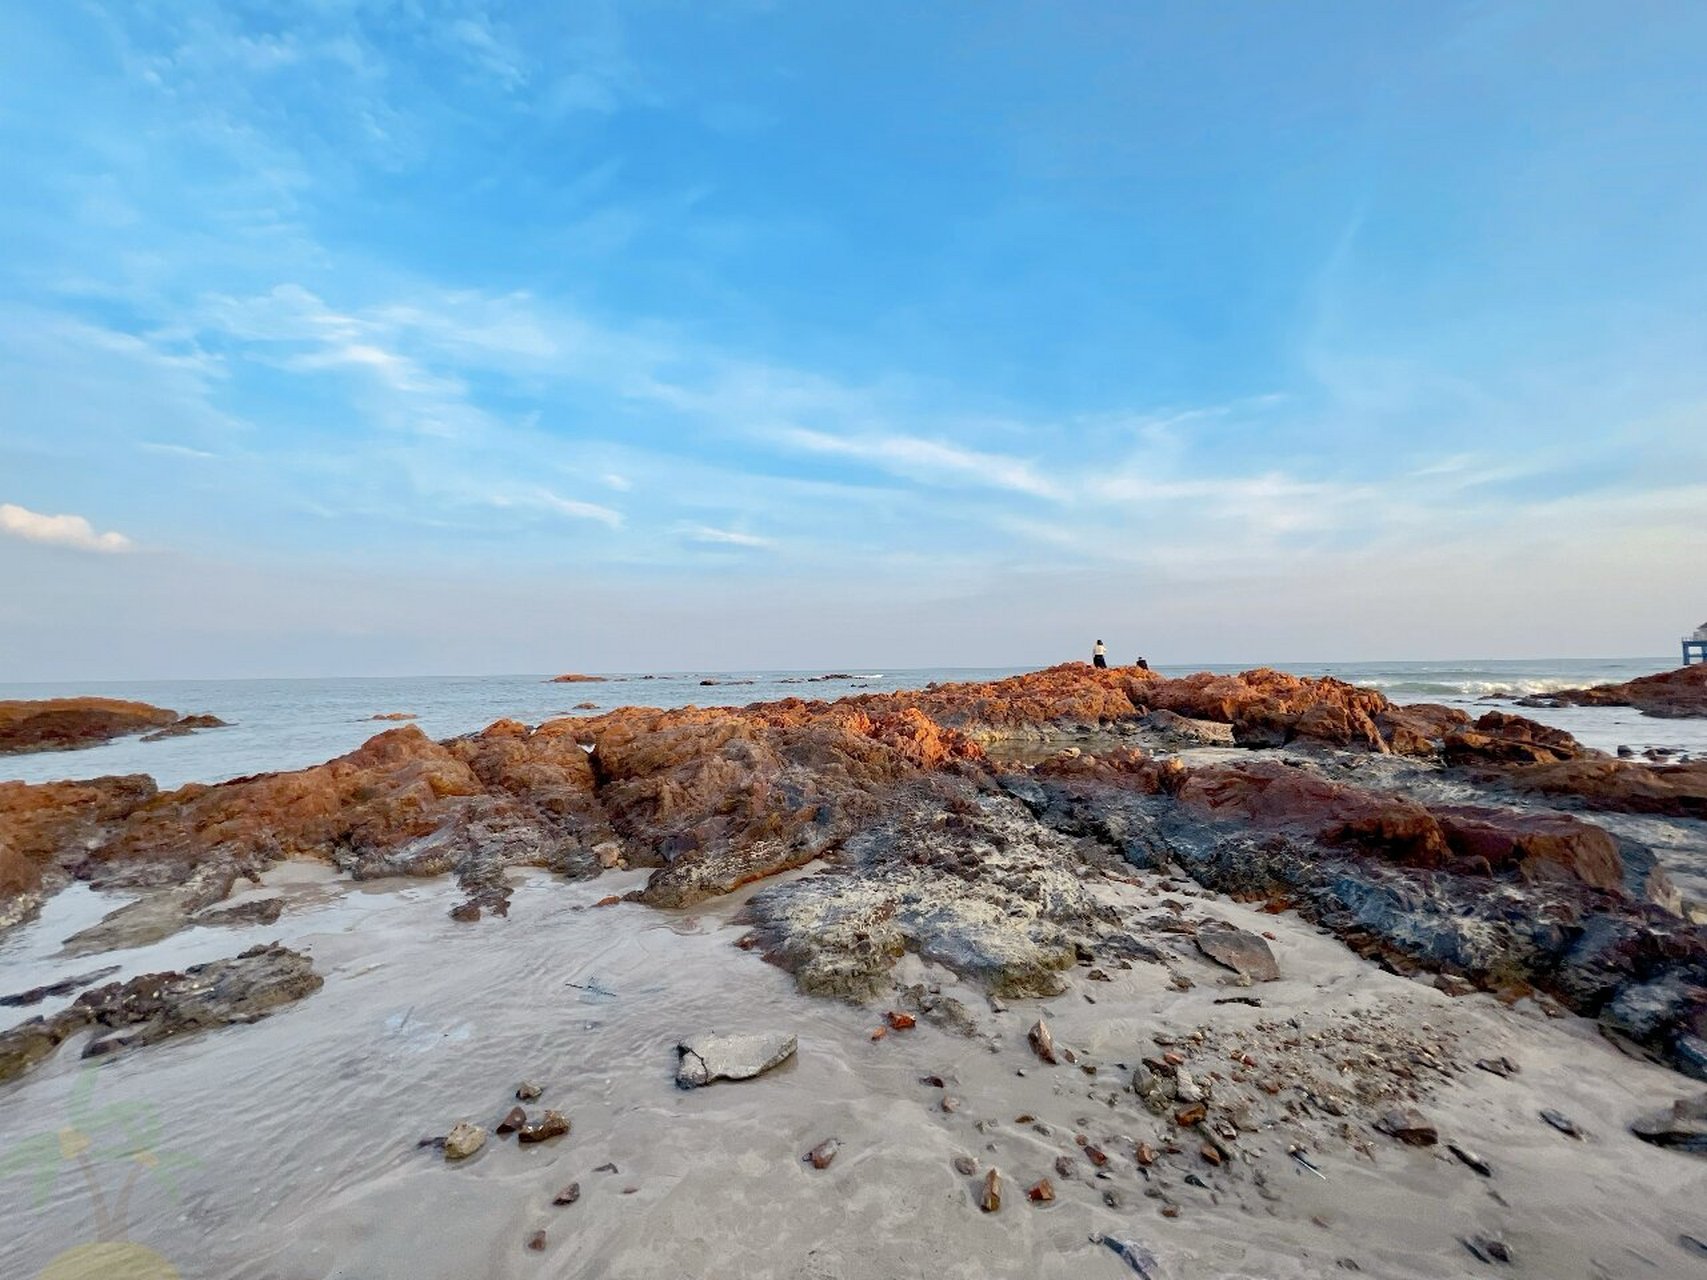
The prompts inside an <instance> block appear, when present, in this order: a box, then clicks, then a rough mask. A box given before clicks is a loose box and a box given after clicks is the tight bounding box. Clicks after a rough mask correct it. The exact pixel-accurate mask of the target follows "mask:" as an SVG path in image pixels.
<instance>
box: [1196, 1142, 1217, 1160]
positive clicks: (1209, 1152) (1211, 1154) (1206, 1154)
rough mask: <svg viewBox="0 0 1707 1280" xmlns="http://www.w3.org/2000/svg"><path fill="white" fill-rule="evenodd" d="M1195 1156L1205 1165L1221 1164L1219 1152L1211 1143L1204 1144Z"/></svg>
mask: <svg viewBox="0 0 1707 1280" xmlns="http://www.w3.org/2000/svg"><path fill="white" fill-rule="evenodd" d="M1197 1154H1198V1155H1200V1156H1202V1157H1203V1162H1204V1163H1205V1164H1213V1165H1219V1164H1220V1163H1221V1150H1220V1148H1219V1147H1217V1146H1216V1145H1215V1144H1214V1143H1213V1142H1205V1143H1204V1144H1203V1145H1202V1146H1201V1147H1199V1148H1198V1149H1197Z"/></svg>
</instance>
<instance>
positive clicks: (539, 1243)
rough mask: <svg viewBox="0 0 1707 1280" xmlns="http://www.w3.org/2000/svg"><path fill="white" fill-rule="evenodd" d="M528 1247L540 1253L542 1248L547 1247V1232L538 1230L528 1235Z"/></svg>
mask: <svg viewBox="0 0 1707 1280" xmlns="http://www.w3.org/2000/svg"><path fill="white" fill-rule="evenodd" d="M528 1248H530V1249H532V1250H533V1251H534V1252H535V1253H538V1252H539V1251H540V1250H542V1249H544V1248H545V1232H543V1231H536V1232H534V1233H533V1234H532V1235H531V1236H529V1237H528Z"/></svg>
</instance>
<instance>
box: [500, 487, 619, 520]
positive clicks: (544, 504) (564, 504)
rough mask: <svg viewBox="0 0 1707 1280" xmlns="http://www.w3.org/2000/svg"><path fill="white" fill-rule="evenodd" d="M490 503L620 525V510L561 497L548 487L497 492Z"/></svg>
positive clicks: (574, 518)
mask: <svg viewBox="0 0 1707 1280" xmlns="http://www.w3.org/2000/svg"><path fill="white" fill-rule="evenodd" d="M491 503H492V505H493V506H495V507H533V508H536V509H539V510H544V511H552V512H555V513H556V514H558V515H560V516H568V517H569V518H570V519H572V520H594V521H597V522H598V523H599V524H603V525H608V526H609V527H610V528H612V529H620V528H621V527H622V512H620V511H617V510H615V509H614V508H612V507H605V506H600V505H599V504H598V503H596V502H582V501H580V500H579V499H577V498H565V497H561V496H560V495H558V494H555V493H552V492H551V491H550V490H549V489H538V490H535V491H533V492H531V493H523V494H499V495H497V496H495V497H493V498H492V499H491Z"/></svg>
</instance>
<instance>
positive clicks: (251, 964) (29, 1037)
mask: <svg viewBox="0 0 1707 1280" xmlns="http://www.w3.org/2000/svg"><path fill="white" fill-rule="evenodd" d="M323 982H324V980H323V979H322V978H321V977H320V975H319V974H317V973H315V972H314V966H313V963H312V962H311V961H310V960H309V958H308V957H307V956H305V955H303V954H301V953H300V952H296V951H292V950H290V949H289V948H286V947H282V946H278V945H276V944H275V945H273V946H266V947H254V948H251V949H250V950H248V951H245V952H243V953H242V954H241V955H238V956H234V957H232V958H230V959H227V960H214V961H211V962H209V963H207V964H199V965H193V966H191V967H190V968H188V969H186V970H184V972H182V973H151V974H145V975H144V976H142V977H139V978H132V979H131V980H130V981H129V982H122V983H120V982H114V983H110V984H108V985H107V986H104V987H96V988H95V989H93V990H91V991H85V992H84V993H83V994H82V995H80V996H79V997H78V998H77V999H76V1001H75V1002H74V1003H73V1004H72V1005H71V1006H70V1007H69V1008H67V1009H64V1010H62V1011H61V1012H59V1013H57V1014H55V1015H54V1016H53V1017H51V1018H46V1019H43V1018H32V1019H31V1020H30V1021H28V1022H25V1023H23V1024H21V1025H20V1026H17V1027H13V1028H12V1029H11V1030H9V1031H6V1032H3V1033H0V1081H5V1080H9V1079H12V1078H13V1077H14V1076H17V1075H20V1074H22V1072H24V1071H25V1070H27V1069H28V1068H29V1067H30V1066H32V1065H34V1064H35V1063H36V1062H39V1061H41V1060H42V1059H43V1058H45V1057H47V1056H49V1055H50V1054H51V1053H53V1051H54V1050H55V1049H57V1048H58V1047H59V1045H60V1044H62V1043H63V1042H64V1041H65V1040H67V1039H69V1038H70V1037H71V1036H73V1035H76V1034H77V1033H78V1032H80V1031H83V1030H85V1029H87V1028H90V1027H95V1028H97V1029H98V1030H97V1034H96V1035H95V1037H94V1038H93V1039H91V1040H90V1041H89V1043H88V1044H87V1045H85V1046H84V1049H83V1056H84V1057H85V1058H93V1057H100V1056H103V1055H106V1054H109V1053H115V1052H117V1051H119V1050H121V1049H129V1048H135V1047H139V1046H142V1045H149V1044H155V1043H157V1042H159V1041H161V1040H166V1039H170V1038H173V1037H177V1036H184V1035H190V1034H193V1033H195V1032H198V1031H206V1030H211V1029H213V1028H216V1027H223V1026H230V1025H232V1024H234V1023H247V1022H256V1021H259V1020H260V1019H262V1018H265V1017H267V1016H268V1015H269V1014H271V1013H273V1012H274V1011H276V1010H277V1009H279V1008H280V1007H282V1006H284V1005H286V1004H291V1003H294V1002H295V1001H297V1000H301V999H302V998H303V997H304V996H308V995H312V994H313V993H314V992H316V991H318V990H319V989H320V988H321V986H322V985H323Z"/></svg>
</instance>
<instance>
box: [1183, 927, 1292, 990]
mask: <svg viewBox="0 0 1707 1280" xmlns="http://www.w3.org/2000/svg"><path fill="white" fill-rule="evenodd" d="M1197 949H1198V950H1199V951H1201V952H1203V954H1204V955H1206V956H1208V957H1209V958H1210V959H1211V960H1213V961H1215V963H1216V964H1219V965H1223V966H1225V967H1226V968H1228V969H1231V970H1232V971H1233V972H1234V973H1237V974H1239V975H1240V976H1241V977H1245V978H1249V979H1250V980H1251V981H1252V982H1273V981H1274V980H1275V979H1277V978H1279V977H1280V965H1279V964H1277V963H1276V962H1275V959H1274V952H1272V951H1270V950H1269V947H1268V943H1266V942H1264V941H1263V940H1262V939H1261V938H1259V937H1257V935H1256V934H1254V933H1248V932H1246V931H1245V930H1243V929H1240V928H1237V927H1235V926H1234V925H1230V924H1223V923H1221V922H1220V921H1212V922H1210V923H1209V924H1205V925H1203V926H1201V927H1200V928H1199V929H1198V931H1197Z"/></svg>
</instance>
